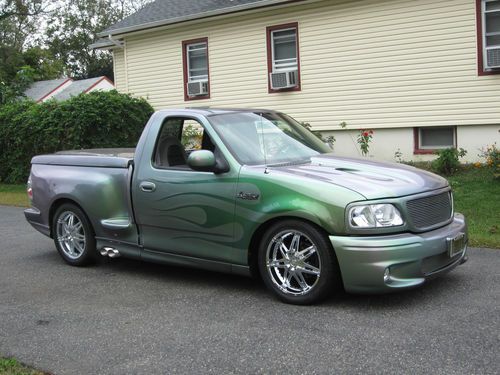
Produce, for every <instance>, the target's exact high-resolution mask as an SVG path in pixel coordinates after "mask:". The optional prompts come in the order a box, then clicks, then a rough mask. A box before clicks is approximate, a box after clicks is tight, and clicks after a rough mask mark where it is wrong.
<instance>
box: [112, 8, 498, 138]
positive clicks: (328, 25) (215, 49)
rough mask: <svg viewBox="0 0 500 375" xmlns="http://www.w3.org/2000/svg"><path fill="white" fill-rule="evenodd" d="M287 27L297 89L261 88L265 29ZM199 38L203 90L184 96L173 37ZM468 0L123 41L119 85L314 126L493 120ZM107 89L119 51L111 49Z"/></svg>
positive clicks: (281, 12) (263, 15)
mask: <svg viewBox="0 0 500 375" xmlns="http://www.w3.org/2000/svg"><path fill="white" fill-rule="evenodd" d="M289 22H298V24H299V44H300V61H301V77H302V91H300V92H286V93H273V94H269V93H268V86H267V50H266V27H267V26H273V25H277V24H284V23H289ZM200 37H208V46H209V60H210V79H211V81H210V86H211V99H206V100H196V101H187V102H186V101H184V93H183V70H182V46H181V42H182V41H183V40H188V39H194V38H200ZM476 55H477V53H476V25H475V1H474V0H445V1H438V2H437V1H431V0H418V1H415V0H387V1H380V0H359V1H347V0H344V1H337V0H329V1H319V2H311V3H305V4H300V5H293V6H288V7H285V8H279V9H278V8H267V10H265V11H261V12H258V13H252V14H246V15H241V14H240V15H238V16H237V17H230V18H223V19H220V20H211V21H203V22H199V23H196V24H190V25H181V26H176V27H171V28H168V29H164V30H162V31H154V32H148V33H144V34H140V35H130V36H128V37H127V38H126V60H127V65H126V66H127V71H126V73H127V74H126V76H127V81H128V87H127V89H128V91H129V92H131V93H133V94H134V95H137V96H143V97H147V98H148V100H149V101H150V102H151V104H152V105H153V106H154V107H155V108H157V109H160V108H172V107H186V106H207V105H209V106H217V107H268V108H272V109H277V110H281V111H284V112H287V113H289V114H291V115H292V116H293V117H295V118H296V119H298V120H301V121H307V122H310V123H311V124H312V125H313V126H314V127H315V128H316V129H319V130H327V129H335V128H337V127H338V124H339V123H340V122H342V121H345V122H347V123H348V125H349V126H350V127H351V126H352V127H356V128H357V127H370V128H383V127H388V128H389V127H413V126H443V125H473V124H499V123H500V105H498V103H500V76H481V77H479V76H478V75H477V56H476ZM115 60H116V61H115V66H116V70H117V72H116V73H115V74H116V76H117V88H118V90H120V91H126V88H125V85H124V83H123V81H122V80H123V79H124V76H125V74H124V72H123V69H124V68H125V64H124V56H123V54H122V53H120V52H119V51H116V50H115Z"/></svg>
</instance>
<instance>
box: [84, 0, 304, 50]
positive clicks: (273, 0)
mask: <svg viewBox="0 0 500 375" xmlns="http://www.w3.org/2000/svg"><path fill="white" fill-rule="evenodd" d="M301 1H305V0H261V1H259V2H257V3H251V4H244V5H238V6H234V7H230V8H223V9H218V10H214V11H209V12H204V13H197V14H193V15H189V16H184V17H177V18H170V19H167V20H160V21H155V22H148V23H144V24H140V25H135V26H129V27H122V28H119V29H115V30H109V31H106V30H105V31H102V32H100V33H98V34H97V35H98V36H99V37H109V36H113V35H121V34H127V33H131V32H134V31H139V30H145V29H151V28H155V27H160V26H167V25H172V24H176V23H181V22H187V21H193V20H197V19H202V18H207V17H214V16H219V15H223V14H230V13H236V12H242V11H245V10H252V9H256V8H262V7H267V6H272V5H280V4H285V3H294V2H301ZM97 44H98V43H95V44H92V45H91V48H92V46H94V45H97ZM112 46H113V44H109V45H107V46H101V47H94V48H109V47H112Z"/></svg>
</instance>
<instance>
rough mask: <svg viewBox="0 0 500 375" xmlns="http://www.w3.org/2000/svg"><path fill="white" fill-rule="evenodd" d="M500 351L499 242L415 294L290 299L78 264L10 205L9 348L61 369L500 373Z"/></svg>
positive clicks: (5, 232)
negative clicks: (312, 301) (309, 301)
mask: <svg viewBox="0 0 500 375" xmlns="http://www.w3.org/2000/svg"><path fill="white" fill-rule="evenodd" d="M499 348H500V250H487V249H470V259H469V261H468V262H467V263H466V264H464V265H462V266H460V267H458V268H456V269H455V270H454V271H453V272H451V273H449V274H447V275H445V276H443V277H441V278H438V279H435V280H433V281H431V282H429V283H427V284H426V285H424V286H423V287H421V288H419V289H416V290H413V291H407V292H403V293H397V294H391V295H378V296H359V295H348V294H341V295H338V296H335V297H332V298H331V299H329V300H328V301H327V302H326V303H323V304H321V305H318V306H307V307H304V306H291V305H286V304H283V303H281V302H279V301H277V300H275V299H274V298H273V297H272V296H271V295H270V294H269V293H268V292H267V291H266V289H265V287H264V286H263V285H262V284H261V283H259V282H257V281H254V280H252V279H247V278H244V277H239V276H232V275H224V274H218V273H212V272H204V271H199V270H193V269H184V268H177V267H168V266H160V265H154V264H149V263H141V262H136V261H130V260H126V259H122V258H120V259H115V260H104V261H103V262H101V263H99V264H97V265H96V266H93V267H88V268H74V267H70V266H68V265H66V264H65V263H63V261H62V260H61V259H60V257H59V255H58V254H57V252H56V250H55V248H54V245H53V242H52V240H50V239H49V238H46V237H44V236H43V235H42V234H40V233H38V232H36V231H35V230H34V229H32V228H31V227H30V226H29V225H28V224H27V223H26V222H25V220H24V217H23V214H22V210H21V209H18V208H12V207H0V355H3V356H14V357H16V358H17V359H19V360H20V361H22V362H24V363H27V364H30V365H33V366H35V367H37V368H39V369H42V370H45V371H48V372H51V373H54V374H58V375H62V374H176V373H177V374H231V373H245V374H257V373H265V374H278V373H280V374H281V373H283V374H284V373H286V374H305V373H311V374H316V373H317V374H340V373H348V374H352V373H363V374H371V373H373V374H379V373H397V374H429V373H432V374H499V373H500V349H499Z"/></svg>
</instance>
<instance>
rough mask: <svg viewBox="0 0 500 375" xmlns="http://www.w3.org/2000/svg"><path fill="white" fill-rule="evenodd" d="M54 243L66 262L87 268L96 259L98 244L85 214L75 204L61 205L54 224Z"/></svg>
mask: <svg viewBox="0 0 500 375" xmlns="http://www.w3.org/2000/svg"><path fill="white" fill-rule="evenodd" d="M52 228H53V236H54V243H55V245H56V248H57V251H58V252H59V254H60V255H61V257H62V258H63V259H64V261H65V262H66V263H68V264H70V265H72V266H85V265H87V264H89V263H91V262H92V261H93V260H94V259H95V254H96V242H95V237H94V233H93V230H92V226H91V224H90V222H89V220H88V219H87V216H86V215H85V213H84V212H83V211H82V210H81V209H80V208H78V207H77V206H75V205H73V204H63V205H61V206H60V207H59V208H58V209H57V211H56V213H55V215H54V220H53V223H52Z"/></svg>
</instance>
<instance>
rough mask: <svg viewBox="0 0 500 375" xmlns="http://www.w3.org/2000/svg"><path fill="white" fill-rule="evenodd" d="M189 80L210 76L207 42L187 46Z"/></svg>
mask: <svg viewBox="0 0 500 375" xmlns="http://www.w3.org/2000/svg"><path fill="white" fill-rule="evenodd" d="M187 54H188V68H189V80H190V81H193V80H202V79H207V78H208V57H207V44H206V43H197V44H191V45H189V46H188V47H187Z"/></svg>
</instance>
